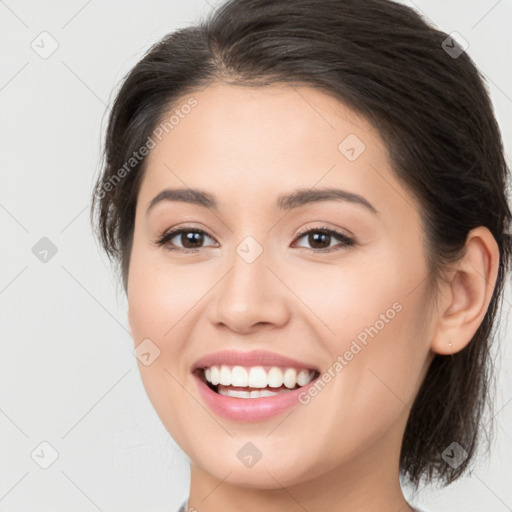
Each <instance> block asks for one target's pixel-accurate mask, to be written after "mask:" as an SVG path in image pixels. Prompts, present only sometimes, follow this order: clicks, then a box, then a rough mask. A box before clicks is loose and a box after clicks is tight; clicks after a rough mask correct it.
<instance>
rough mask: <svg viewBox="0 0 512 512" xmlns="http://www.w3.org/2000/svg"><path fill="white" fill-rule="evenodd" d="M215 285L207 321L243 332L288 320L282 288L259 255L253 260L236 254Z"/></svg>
mask: <svg viewBox="0 0 512 512" xmlns="http://www.w3.org/2000/svg"><path fill="white" fill-rule="evenodd" d="M216 288H217V290H216V292H215V295H214V300H213V301H212V305H211V310H210V320H211V322H212V323H214V324H215V325H217V326H219V325H223V326H225V327H227V328H229V329H231V330H233V331H235V332H237V333H241V334H243V333H250V332H252V331H254V330H255V329H265V328H269V327H272V326H273V327H281V326H283V325H284V324H285V323H286V322H287V321H288V318H289V312H288V308H287V305H286V300H285V299H286V298H285V296H284V294H283V287H282V285H281V286H280V283H279V280H278V279H276V277H275V276H274V275H273V273H272V272H271V271H270V270H269V268H268V267H267V265H266V263H265V261H264V258H263V257H261V256H260V257H259V258H257V259H256V260H255V261H253V262H252V263H248V262H247V261H244V260H243V259H242V258H241V257H240V258H239V257H238V256H237V258H235V260H234V264H233V266H232V267H231V269H230V271H229V272H228V273H227V274H226V275H225V277H224V279H223V280H222V281H221V282H220V283H219V285H218V287H216Z"/></svg>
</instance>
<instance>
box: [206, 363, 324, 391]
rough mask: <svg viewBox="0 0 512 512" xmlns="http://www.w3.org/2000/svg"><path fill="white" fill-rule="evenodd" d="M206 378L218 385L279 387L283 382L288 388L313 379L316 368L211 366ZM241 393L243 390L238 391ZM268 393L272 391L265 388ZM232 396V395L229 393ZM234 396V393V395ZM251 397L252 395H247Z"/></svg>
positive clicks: (304, 383) (301, 384) (207, 369)
mask: <svg viewBox="0 0 512 512" xmlns="http://www.w3.org/2000/svg"><path fill="white" fill-rule="evenodd" d="M204 375H205V378H206V380H207V381H208V382H210V383H211V384H213V385H214V386H216V385H217V384H221V385H223V386H235V387H251V388H266V387H271V388H279V387H281V386H282V385H283V384H284V386H286V388H288V389H293V388H295V387H296V385H297V384H298V385H299V386H305V385H306V384H308V383H309V382H311V381H312V380H313V377H314V375H315V371H314V370H305V369H302V368H301V369H296V368H279V367H277V366H273V367H271V368H270V369H269V370H268V371H266V370H265V369H264V368H263V367H262V366H252V367H250V368H245V367H243V366H233V367H230V366H227V365H220V366H215V365H214V366H211V367H209V368H206V369H205V371H204ZM235 391H236V392H237V393H241V392H242V391H239V390H238V391H237V390H235ZM255 392H259V391H244V392H243V393H255ZM265 392H267V393H269V392H270V393H272V392H271V391H268V390H265ZM228 396H232V395H228ZM233 396H234V395H233ZM265 396H268V395H265ZM240 398H244V397H240ZM247 398H250V396H247Z"/></svg>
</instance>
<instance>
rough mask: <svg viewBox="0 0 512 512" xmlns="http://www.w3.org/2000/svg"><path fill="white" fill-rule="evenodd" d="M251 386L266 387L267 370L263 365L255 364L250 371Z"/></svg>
mask: <svg viewBox="0 0 512 512" xmlns="http://www.w3.org/2000/svg"><path fill="white" fill-rule="evenodd" d="M248 386H249V387H251V388H266V387H267V372H266V371H265V370H264V369H263V368H262V367H261V366H253V367H252V368H251V370H250V372H249V384H248Z"/></svg>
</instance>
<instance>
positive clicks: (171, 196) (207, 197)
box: [146, 188, 379, 214]
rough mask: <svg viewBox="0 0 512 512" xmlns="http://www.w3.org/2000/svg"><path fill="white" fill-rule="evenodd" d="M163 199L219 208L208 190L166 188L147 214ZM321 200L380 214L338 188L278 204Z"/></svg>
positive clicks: (304, 192)
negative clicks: (342, 203)
mask: <svg viewBox="0 0 512 512" xmlns="http://www.w3.org/2000/svg"><path fill="white" fill-rule="evenodd" d="M163 201H179V202H183V203H189V204H196V205H198V206H204V207H205V208H211V209H213V210H218V203H217V201H216V200H215V198H214V196H213V195H211V194H209V193H208V192H204V191H202V190H197V189H191V188H174V189H171V188H166V189H165V190H162V191H161V192H160V193H159V194H158V195H156V196H155V197H154V198H153V199H152V200H151V203H149V206H148V209H147V210H146V214H148V213H149V212H150V210H151V209H152V208H154V207H155V206H156V205H157V204H158V203H161V202H163ZM319 201H345V202H348V203H352V204H356V205H360V206H363V207H364V208H366V209H367V210H369V211H370V212H372V213H374V214H378V213H379V212H378V211H377V210H376V208H375V207H374V206H373V205H372V204H371V203H370V202H369V201H368V200H367V199H365V198H364V197H363V196H360V195H359V194H355V193H353V192H348V191H346V190H341V189H337V188H322V189H315V190H313V189H298V190H295V191H294V192H292V193H290V194H283V195H280V196H279V197H278V198H277V206H278V207H279V208H280V209H281V210H288V211H289V210H293V209H294V208H298V207H300V206H305V205H307V204H310V203H316V202H319Z"/></svg>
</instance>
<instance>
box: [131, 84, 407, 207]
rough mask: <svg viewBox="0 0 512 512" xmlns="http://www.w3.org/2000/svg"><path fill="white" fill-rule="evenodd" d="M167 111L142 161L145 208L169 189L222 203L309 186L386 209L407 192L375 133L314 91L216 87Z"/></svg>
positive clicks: (279, 87) (245, 201) (280, 86)
mask: <svg viewBox="0 0 512 512" xmlns="http://www.w3.org/2000/svg"><path fill="white" fill-rule="evenodd" d="M191 98H192V99H193V103H191V101H190V100H191ZM190 104H193V105H194V107H193V108H188V107H187V108H183V106H184V105H190ZM171 116H173V120H174V122H173V123H172V124H170V123H169V124H168V126H167V130H164V133H162V134H161V140H157V141H156V146H155V147H154V148H153V149H152V150H151V152H150V154H149V157H148V161H147V166H146V168H147V170H146V175H145V177H144V180H143V183H142V187H141V194H140V197H141V199H142V200H143V201H144V202H145V205H146V207H147V206H148V204H149V202H150V201H151V200H152V198H153V197H154V195H156V194H158V193H159V192H161V190H163V189H164V188H167V187H171V188H176V187H182V188H187V187H191V188H199V189H207V190H208V191H210V192H211V193H212V194H213V195H214V196H216V197H218V198H219V203H220V205H221V206H222V202H223V200H224V198H225V197H229V198H230V200H233V201H235V202H238V203H239V204H240V206H243V205H248V204H249V203H250V202H251V200H253V199H254V200H255V201H258V202H259V203H260V204H261V201H264V200H268V201H270V200H272V201H275V197H277V196H278V195H281V194H282V193H283V192H288V191H291V190H292V189H297V188H309V189H311V188H314V187H322V188H323V187H337V188H340V187H342V188H343V189H345V190H347V191H349V192H354V193H361V194H363V193H364V195H365V197H367V198H368V199H369V201H370V202H371V203H372V204H374V205H376V206H377V205H380V206H381V208H384V209H385V208H386V207H387V206H386V201H388V202H389V199H392V201H391V202H393V201H394V203H395V204H396V203H397V201H396V200H397V198H400V196H401V195H402V197H403V196H407V191H405V190H404V189H402V187H401V186H400V184H399V183H398V182H397V181H396V178H395V177H394V176H393V173H392V172H391V169H390V165H389V161H388V154H387V149H386V147H385V145H384V143H383V141H382V139H381V137H380V135H379V133H378V132H377V131H376V130H375V129H374V128H373V126H372V125H371V124H370V123H369V122H368V121H367V120H365V119H364V118H363V117H362V116H360V115H358V114H357V113H356V112H354V111H353V110H351V109H350V108H348V107H346V106H345V105H344V104H343V103H341V102H340V101H339V100H338V99H336V98H335V97H334V96H332V95H329V94H327V93H324V92H322V91H320V90H316V89H312V88H309V87H304V86H303V87H297V86H290V85H284V84H277V85H273V86H265V87H257V88H254V87H242V86H232V85H227V84H214V85H212V86H209V87H207V88H206V89H204V90H202V91H198V92H194V93H191V94H189V95H186V96H183V97H182V98H180V99H179V100H178V101H177V102H175V103H174V105H173V107H172V109H170V111H169V112H167V113H166V115H164V116H163V122H164V123H165V121H166V120H168V119H170V118H171ZM162 126H164V125H162ZM161 131H162V130H161ZM390 184H391V186H390ZM271 196H272V197H271ZM274 196H275V197H274ZM386 196H395V197H394V198H393V197H391V198H390V197H387V198H386ZM402 202H403V199H402ZM402 208H405V209H407V208H410V204H409V206H407V205H406V204H404V205H402ZM377 209H380V208H379V206H377Z"/></svg>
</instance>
